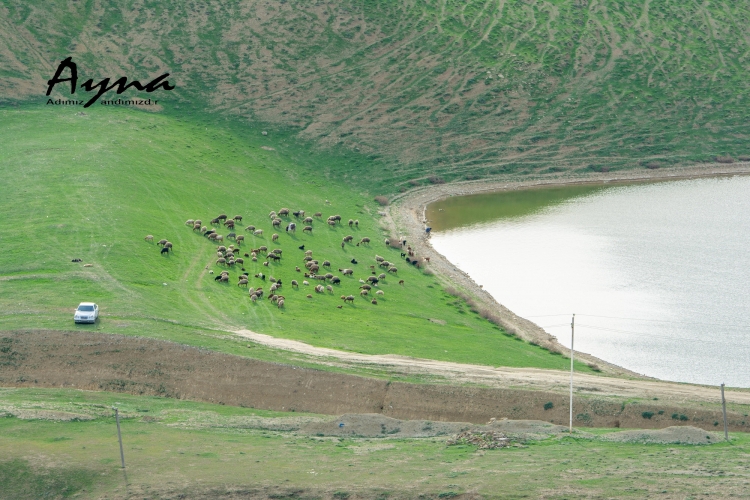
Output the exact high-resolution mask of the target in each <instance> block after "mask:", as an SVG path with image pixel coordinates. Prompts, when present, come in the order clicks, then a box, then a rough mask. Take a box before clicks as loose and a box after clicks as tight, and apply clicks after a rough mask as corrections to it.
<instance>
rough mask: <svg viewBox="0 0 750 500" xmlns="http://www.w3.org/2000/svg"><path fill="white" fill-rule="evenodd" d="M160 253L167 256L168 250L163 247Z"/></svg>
mask: <svg viewBox="0 0 750 500" xmlns="http://www.w3.org/2000/svg"><path fill="white" fill-rule="evenodd" d="M161 253H162V254H165V253H167V254H168V253H169V248H166V247H165V248H162V249H161ZM83 267H86V266H85V265H84V266H83Z"/></svg>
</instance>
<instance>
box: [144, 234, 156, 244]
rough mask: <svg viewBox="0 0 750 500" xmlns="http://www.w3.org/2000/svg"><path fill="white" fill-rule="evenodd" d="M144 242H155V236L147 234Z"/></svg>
mask: <svg viewBox="0 0 750 500" xmlns="http://www.w3.org/2000/svg"><path fill="white" fill-rule="evenodd" d="M143 240H144V241H148V242H149V243H153V242H154V235H153V234H147V235H146V237H145V238H143Z"/></svg>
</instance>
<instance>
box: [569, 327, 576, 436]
mask: <svg viewBox="0 0 750 500" xmlns="http://www.w3.org/2000/svg"><path fill="white" fill-rule="evenodd" d="M575 331H576V315H575V314H574V315H573V320H572V321H571V322H570V426H569V427H568V432H569V433H570V434H573V337H574V336H575Z"/></svg>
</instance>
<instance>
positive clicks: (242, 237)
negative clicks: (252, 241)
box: [235, 235, 245, 246]
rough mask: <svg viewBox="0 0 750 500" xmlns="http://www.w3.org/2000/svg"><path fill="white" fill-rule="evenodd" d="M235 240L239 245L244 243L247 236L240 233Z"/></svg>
mask: <svg viewBox="0 0 750 500" xmlns="http://www.w3.org/2000/svg"><path fill="white" fill-rule="evenodd" d="M235 241H236V242H237V245H238V246H239V244H240V243H242V242H243V241H245V237H244V236H242V235H239V236H237V237H236V238H235Z"/></svg>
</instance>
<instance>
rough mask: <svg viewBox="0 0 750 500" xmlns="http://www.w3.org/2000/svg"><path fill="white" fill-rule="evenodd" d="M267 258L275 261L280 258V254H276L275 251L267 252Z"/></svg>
mask: <svg viewBox="0 0 750 500" xmlns="http://www.w3.org/2000/svg"><path fill="white" fill-rule="evenodd" d="M268 258H269V259H271V260H272V261H274V262H276V261H279V260H281V255H277V254H275V253H269V254H268Z"/></svg>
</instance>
